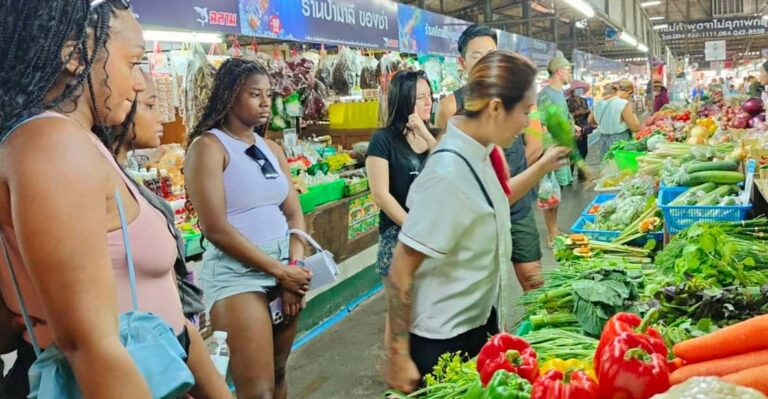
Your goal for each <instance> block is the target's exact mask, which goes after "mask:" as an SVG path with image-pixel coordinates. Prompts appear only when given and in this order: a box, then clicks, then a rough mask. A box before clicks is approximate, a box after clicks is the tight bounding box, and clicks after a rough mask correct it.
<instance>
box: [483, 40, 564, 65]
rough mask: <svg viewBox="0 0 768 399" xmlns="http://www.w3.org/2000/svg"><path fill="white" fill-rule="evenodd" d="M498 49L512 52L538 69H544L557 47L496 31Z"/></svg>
mask: <svg viewBox="0 0 768 399" xmlns="http://www.w3.org/2000/svg"><path fill="white" fill-rule="evenodd" d="M497 33H498V35H499V49H501V50H509V51H514V52H516V53H518V54H520V55H522V56H525V57H527V58H528V59H529V60H531V62H533V63H534V64H536V65H537V66H539V67H545V66H547V64H548V63H549V61H550V60H551V59H552V58H554V56H555V53H556V52H557V45H555V44H554V43H550V42H547V41H544V40H539V39H532V38H530V37H525V36H521V35H517V34H514V33H509V32H503V31H498V32H497Z"/></svg>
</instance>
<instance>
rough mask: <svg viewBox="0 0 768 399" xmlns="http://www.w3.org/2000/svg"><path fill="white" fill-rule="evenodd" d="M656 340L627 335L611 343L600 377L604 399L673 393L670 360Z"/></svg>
mask: <svg viewBox="0 0 768 399" xmlns="http://www.w3.org/2000/svg"><path fill="white" fill-rule="evenodd" d="M652 340H653V338H650V337H648V336H645V335H641V334H637V333H634V332H624V333H622V334H620V335H619V336H618V337H616V338H614V339H613V340H612V341H611V342H609V343H608V345H607V346H606V347H605V349H604V350H603V353H602V360H601V362H600V369H599V370H598V374H597V379H598V380H599V381H600V386H599V392H600V399H648V398H650V397H651V396H653V395H656V394H659V393H662V392H666V391H667V390H668V389H669V386H670V384H669V369H668V368H667V357H666V356H665V355H663V354H661V353H656V347H655V344H654V343H653V342H652Z"/></svg>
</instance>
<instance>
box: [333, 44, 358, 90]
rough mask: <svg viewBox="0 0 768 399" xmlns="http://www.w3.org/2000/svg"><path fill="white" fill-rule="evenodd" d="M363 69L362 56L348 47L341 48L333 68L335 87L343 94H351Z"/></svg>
mask: <svg viewBox="0 0 768 399" xmlns="http://www.w3.org/2000/svg"><path fill="white" fill-rule="evenodd" d="M361 69H362V66H361V65H360V57H359V56H358V54H357V53H356V52H354V51H352V49H350V48H348V47H344V48H343V49H341V50H339V57H338V60H337V61H336V66H335V67H334V68H333V89H334V90H336V92H337V93H338V94H341V95H349V94H351V93H352V89H353V88H354V87H355V86H356V85H357V83H358V82H357V81H358V79H359V77H360V70H361Z"/></svg>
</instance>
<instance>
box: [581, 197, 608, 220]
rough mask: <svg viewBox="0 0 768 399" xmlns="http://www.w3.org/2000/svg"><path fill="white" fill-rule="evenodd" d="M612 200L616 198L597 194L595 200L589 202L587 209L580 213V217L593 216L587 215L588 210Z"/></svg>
mask: <svg viewBox="0 0 768 399" xmlns="http://www.w3.org/2000/svg"><path fill="white" fill-rule="evenodd" d="M614 198H616V194H598V195H597V196H596V197H595V199H593V200H592V202H590V203H589V205H587V207H586V208H584V210H583V211H581V216H594V215H590V214H589V210H590V209H591V208H592V207H593V206H595V205H600V204H602V203H605V202H608V201H609V200H612V199H614Z"/></svg>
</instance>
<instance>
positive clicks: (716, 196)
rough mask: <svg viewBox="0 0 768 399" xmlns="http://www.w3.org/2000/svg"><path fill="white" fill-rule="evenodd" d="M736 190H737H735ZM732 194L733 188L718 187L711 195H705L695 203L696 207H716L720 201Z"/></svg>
mask: <svg viewBox="0 0 768 399" xmlns="http://www.w3.org/2000/svg"><path fill="white" fill-rule="evenodd" d="M736 190H738V188H737V189H736ZM732 192H733V186H730V185H728V186H720V187H718V188H716V189H715V190H714V191H712V192H711V193H709V194H707V195H705V196H704V197H702V198H701V199H700V200H699V202H697V203H696V206H712V205H717V204H719V203H720V200H722V199H723V197H725V196H727V195H728V194H730V193H732Z"/></svg>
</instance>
